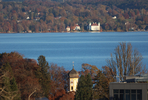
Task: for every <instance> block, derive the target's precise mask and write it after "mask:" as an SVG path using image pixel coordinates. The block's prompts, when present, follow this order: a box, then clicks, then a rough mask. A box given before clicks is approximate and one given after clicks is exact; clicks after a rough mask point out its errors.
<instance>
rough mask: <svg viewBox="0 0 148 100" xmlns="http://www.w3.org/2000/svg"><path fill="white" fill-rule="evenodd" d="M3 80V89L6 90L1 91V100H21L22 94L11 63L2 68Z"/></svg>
mask: <svg viewBox="0 0 148 100" xmlns="http://www.w3.org/2000/svg"><path fill="white" fill-rule="evenodd" d="M1 71H2V72H1V76H2V77H1V79H2V84H1V88H3V89H4V90H3V91H1V94H0V95H1V96H0V100H1V99H2V100H3V99H4V100H21V97H20V93H19V90H18V87H17V83H16V81H15V78H14V76H13V72H12V69H11V66H10V65H9V63H6V64H4V65H3V66H1Z"/></svg>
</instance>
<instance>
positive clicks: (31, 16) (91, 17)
mask: <svg viewBox="0 0 148 100" xmlns="http://www.w3.org/2000/svg"><path fill="white" fill-rule="evenodd" d="M147 7H148V4H147V1H146V0H140V1H138V2H137V1H136V0H105V1H104V0H103V1H102V0H70V1H69V0H62V1H51V0H25V1H22V2H4V1H2V2H0V32H1V33H24V32H64V31H65V29H66V27H67V26H69V27H71V28H72V27H73V26H75V24H77V23H78V24H79V25H80V27H81V30H80V31H88V29H87V26H88V24H89V22H100V23H101V30H102V31H145V30H148V8H147ZM113 17H114V18H113ZM71 31H73V30H71Z"/></svg>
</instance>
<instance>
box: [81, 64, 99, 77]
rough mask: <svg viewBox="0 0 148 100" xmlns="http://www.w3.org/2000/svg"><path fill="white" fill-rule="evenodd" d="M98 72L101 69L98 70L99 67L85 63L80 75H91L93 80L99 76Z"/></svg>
mask: <svg viewBox="0 0 148 100" xmlns="http://www.w3.org/2000/svg"><path fill="white" fill-rule="evenodd" d="M98 71H99V69H98V68H97V66H95V65H90V64H87V63H83V64H82V69H81V71H80V74H81V75H84V76H85V75H87V74H90V75H91V78H92V79H93V78H94V77H95V75H97V73H98Z"/></svg>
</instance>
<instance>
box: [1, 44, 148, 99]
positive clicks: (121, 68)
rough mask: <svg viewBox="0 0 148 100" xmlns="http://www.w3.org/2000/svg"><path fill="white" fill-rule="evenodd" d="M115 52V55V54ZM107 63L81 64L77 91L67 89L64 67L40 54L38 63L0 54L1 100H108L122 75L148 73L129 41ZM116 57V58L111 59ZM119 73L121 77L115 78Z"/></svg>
mask: <svg viewBox="0 0 148 100" xmlns="http://www.w3.org/2000/svg"><path fill="white" fill-rule="evenodd" d="M114 55H115V57H114ZM114 55H113V54H112V55H111V59H110V60H108V61H107V64H108V65H107V66H103V67H102V69H98V68H97V67H96V66H95V65H90V64H87V63H84V64H82V70H81V71H79V75H80V78H79V81H78V86H77V91H76V93H74V92H67V90H68V82H69V81H68V76H67V75H68V73H69V71H66V70H65V69H64V68H63V67H59V66H57V65H56V64H50V65H49V64H48V62H47V61H46V59H45V57H44V56H43V55H40V56H39V57H38V62H37V61H36V60H34V59H27V58H24V57H23V56H22V55H20V54H19V53H17V52H11V53H1V54H0V100H32V99H35V98H40V97H47V98H48V99H49V100H92V99H101V100H109V83H110V82H115V81H118V80H119V79H120V81H124V80H125V76H129V75H133V74H143V73H147V70H146V69H145V67H144V66H143V64H142V56H141V55H140V54H139V52H138V51H136V50H134V51H132V46H131V44H130V43H128V44H126V43H120V44H119V45H118V46H117V47H116V48H115V52H114ZM114 58H115V59H114ZM117 76H120V77H117Z"/></svg>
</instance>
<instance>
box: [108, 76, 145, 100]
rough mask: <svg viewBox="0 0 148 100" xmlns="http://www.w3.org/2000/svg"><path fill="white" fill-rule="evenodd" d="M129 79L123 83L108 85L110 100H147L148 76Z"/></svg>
mask: <svg viewBox="0 0 148 100" xmlns="http://www.w3.org/2000/svg"><path fill="white" fill-rule="evenodd" d="M130 77H131V76H130ZM130 77H127V78H126V79H127V80H126V81H125V82H120V83H119V82H112V83H110V85H109V96H110V100H148V83H147V82H148V74H145V75H143V76H135V77H133V76H132V77H131V78H130Z"/></svg>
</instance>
